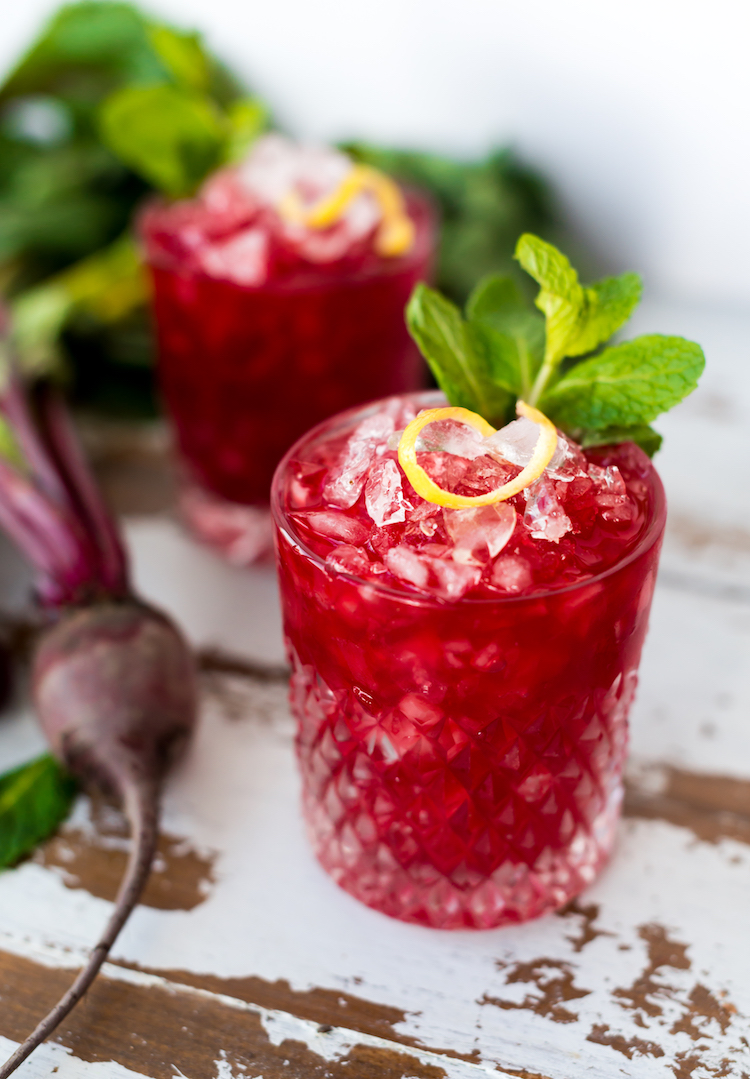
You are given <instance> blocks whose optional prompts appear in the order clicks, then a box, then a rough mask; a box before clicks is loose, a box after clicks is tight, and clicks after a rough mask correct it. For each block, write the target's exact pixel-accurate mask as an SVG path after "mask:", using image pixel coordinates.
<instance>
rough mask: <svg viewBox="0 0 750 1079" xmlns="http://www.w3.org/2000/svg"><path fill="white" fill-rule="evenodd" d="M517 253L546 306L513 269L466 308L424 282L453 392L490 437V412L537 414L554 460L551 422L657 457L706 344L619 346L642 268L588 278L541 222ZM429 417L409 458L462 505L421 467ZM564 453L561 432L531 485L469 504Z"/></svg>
mask: <svg viewBox="0 0 750 1079" xmlns="http://www.w3.org/2000/svg"><path fill="white" fill-rule="evenodd" d="M515 257H516V258H517V259H518V261H519V262H520V264H521V266H522V267H523V269H524V270H526V272H527V273H528V274H530V275H531V277H533V278H534V280H535V281H537V282H538V284H539V286H540V290H539V294H538V295H537V297H536V300H535V304H536V307H537V308H538V309H539V311H540V312H542V314H541V315H540V314H539V313H538V312H537V311H534V310H533V308H531V307H530V306H529V305H528V304H527V303H526V301H525V300H524V297H523V295H522V293H521V291H520V289H519V288H518V286H517V285H516V284H515V282H514V281H513V280H512V279H511V278H509V277H503V276H499V275H495V276H490V277H486V278H485V279H484V280H483V281H481V282H480V283H479V284H478V285H477V287H476V288H475V289H474V291H473V293H472V294H471V296H470V297H469V301H468V303H467V305H466V314H465V317H464V316H463V315H462V314H461V312H460V311H459V309H458V308H457V307H456V306H455V305H454V304H453V303H451V301H450V300H447V299H446V298H445V297H444V296H442V295H441V294H440V293H439V292H436V291H434V290H433V289H431V288H429V287H428V286H427V285H424V284H419V285H417V287H416V289H415V290H414V292H413V293H412V296H411V299H410V301H409V305H408V307H407V312H406V315H407V323H408V326H409V330H410V332H411V334H412V337H413V338H414V340H415V341H416V342H417V344H418V346H419V348H420V351H421V352H422V354H423V356H424V357H425V359H426V360H427V362H428V364H429V365H430V369H431V370H432V373H433V375H434V376H435V379H436V380H437V382H438V385H439V386H440V388H441V389H442V390H443V392H444V393H445V395H446V397H447V398H448V400H449V401H450V403H451V404H452V405H454V406H458V407H459V408H460V409H466V410H468V411H469V412H470V413H473V414H475V417H474V420H472V419H469V418H468V417H466V416H464V417H463V418H464V420H465V421H466V422H469V423H471V424H472V425H473V426H475V427H477V428H479V429H480V432H481V433H482V434H484V436H485V437H487V436H489V435H491V434H493V433H494V429H493V428H490V429H489V430H483V429H482V428H481V427H480V424H479V423H478V422H477V421H478V420H480V418H481V420H482V421H484V424H485V426H487V425H493V424H494V425H497V426H503V425H504V424H506V423H508V422H509V421H511V419H512V417H513V416H514V414H515V413H516V412H517V413H518V414H519V415H520V416H522V417H525V418H526V419H527V420H528V419H530V420H532V421H535V422H537V423H538V424H539V426H540V436H539V447H540V448H539V454H538V457H537V459H536V460H535V464H536V465H538V464H539V461H540V460H542V446H543V432H544V428H545V421H546V422H547V423H548V424H549V425H550V426H551V425H552V424H554V425H555V427H557V428H558V429H559V430H561V431H563V432H564V433H565V434H567V435H569V436H570V437H571V438H572V439H573V440H574V441H576V442H578V443H579V444H580V445H581V446H582V447H584V448H588V447H592V446H601V445H607V444H610V443H618V442H634V443H636V444H637V445H638V446H640V447H641V448H642V449H643V450H645V451H646V453H648V454H649V456H653V454H654V453H655V452H656V450H658V449H659V446H660V445H661V441H662V440H661V436H660V435H659V434H658V433H657V432H656V431H655V430H654V429H653V427H651V426H650V425H651V423H652V421H653V420H655V419H656V417H657V416H659V415H660V414H661V413H662V412H666V411H667V410H668V409H670V408H672V407H673V406H674V405H676V404H678V403H679V402H680V401H681V400H682V399H683V398H684V397H686V396H687V395H688V394H689V393H691V392H692V391H693V390H694V389H695V387H696V385H697V382H698V378H699V377H700V374H701V372H702V371H703V367H704V362H705V361H704V356H703V351H702V349H701V347H700V346H699V345H697V344H695V342H693V341H687V340H685V338H683V337H668V336H664V335H661V334H647V335H644V336H642V337H636V338H635V339H634V340H632V341H626V342H624V343H622V344H615V345H607V342H608V341H609V339H610V338H611V337H612V335H613V334H614V333H616V331H617V330H619V329H620V327H621V326H622V325H623V324H624V323H625V322H626V321H627V320H628V318H629V317H630V315H631V314H632V312H633V310H634V309H635V307H636V306H637V304H638V302H639V300H640V297H641V280H640V278H639V276H638V275H637V274H634V273H625V274H622V275H621V276H619V277H608V278H605V279H604V280H602V281H598V282H596V283H595V284H593V285H588V286H584V285H582V284H581V283H580V281H579V280H578V274H577V273H576V271H575V270H574V268H573V267H572V266H571V264H570V262H569V261H568V259H567V258H566V257H565V255H563V254H562V252H560V251H558V250H557V248H556V247H553V246H552V244H549V243H546V242H545V241H544V240H541V239H540V238H539V237H538V236H533V235H531V234H530V233H525V234H524V235H523V236H521V238H520V239H519V241H518V244H517V246H516V254H515ZM603 346H605V347H603ZM438 411H442V410H438ZM453 411H455V409H454V410H453ZM534 412H536V413H537V415H533V413H534ZM539 414H541V416H540V415H539ZM434 418H435V419H439V418H441V417H440V416H436V417H434ZM454 418H456V419H458V418H459V417H458V416H455V417H454ZM426 422H432V421H429V420H428V421H426ZM426 422H425V420H424V414H422V415H420V416H418V417H417V419H416V420H415V421H414V423H413V424H410V426H409V427H408V428H407V429H406V431H405V432H404V435H403V437H402V440H401V443H400V447H399V460H400V463H401V466H402V468H403V469H404V471H405V472H406V473H407V475H408V476H409V478H410V479H411V481H412V483H413V484H414V486H415V488H416V489H417V490H418V491H419V494H421V495H422V497H423V498H425V499H427V500H428V501H431V502H440V504H442V505H450V506H458V505H459V502H456V501H455V498H456V496H453V495H451V494H450V493H449V492H447V491H442V489H441V488H439V487H437V485H436V484H435V483H434V482H433V481H432V480H430V479H429V477H427V476H426V474H425V476H424V478H423V477H421V476H420V475H419V472H421V469H419V466H418V465H417V464H416V452H415V445H416V438H417V435H418V433H419V432H418V430H417V425H418V426H420V427H424V426H425V425H426ZM553 452H554V443H553V444H552V447H551V449H548V456H547V457H546V460H544V463H543V464H542V467H541V469H539V470H538V471H536V470H535V469H531V468H528V471H527V475H526V476H524V477H523V480H524V482H523V483H522V484H521V486H520V487H519V485H518V481H520V480H521V478H522V477H521V476H518V477H517V478H516V481H514V483H513V484H507V485H505V486H506V487H507V490H505V489H498V490H496V491H493V492H490V493H489V494H488V495H485V496H483V499H484V501H482V502H480V501H478V500H476V499H474V500H463V501H461V502H460V505H462V506H464V505H466V506H468V505H480V504H487V503H488V502H493V501H500V500H503V499H506V498H510V497H512V495H514V494H517V493H518V491H519V490H521V489H523V488H524V487H527V486H529V485H530V484H531V483H533V482H534V480H535V479H537V477H538V476H539V475H540V474H541V471H543V468H544V467H545V465H546V464H547V463H549V460H550V459H551V457H552V454H553ZM535 456H536V455H535ZM412 458H413V459H412ZM417 470H418V471H417ZM534 473H535V474H534ZM425 479H426V480H428V481H429V482H428V483H425V482H424V481H425ZM417 484H419V485H420V486H419V487H417ZM430 485H431V486H430ZM446 499H447V501H446Z"/></svg>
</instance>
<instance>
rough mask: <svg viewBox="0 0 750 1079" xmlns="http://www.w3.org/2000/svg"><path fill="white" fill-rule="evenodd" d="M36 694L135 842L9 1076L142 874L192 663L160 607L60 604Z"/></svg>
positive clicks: (2, 1070) (191, 718) (114, 930)
mask: <svg viewBox="0 0 750 1079" xmlns="http://www.w3.org/2000/svg"><path fill="white" fill-rule="evenodd" d="M32 689H33V696H34V701H35V704H36V707H37V711H38V714H39V719H40V721H41V725H42V727H43V729H44V731H45V734H46V735H47V738H48V739H49V743H50V746H51V747H52V750H53V752H54V753H55V754H56V755H57V756H58V757H59V758H60V760H62V761H63V762H64V763H65V764H66V765H67V766H68V767H69V768H70V770H71V771H72V772H74V773H75V774H76V775H77V776H79V777H80V778H82V779H83V780H84V781H85V780H89V781H91V782H95V783H97V784H98V785H100V786H102V787H104V788H107V789H109V790H111V791H112V792H114V793H115V794H116V795H117V796H118V797H119V798H120V799H121V801H122V803H123V806H124V809H125V812H126V814H127V817H128V819H129V821H130V826H131V833H132V837H133V842H132V844H131V853H130V858H129V861H128V867H127V870H126V873H125V876H124V878H123V881H122V885H121V886H120V890H119V892H118V895H117V900H116V902H115V907H114V910H113V912H112V915H111V917H110V919H109V921H108V923H107V925H106V927H105V929H104V932H103V934H102V936H101V937H100V939H99V942H98V943H97V944H96V946H95V947H94V948H93V949H92V951H91V954H90V956H89V959H88V962H87V963H86V965H85V967H84V968H83V970H82V971H81V972H80V973H79V975H78V976H77V978H76V979H75V981H74V982H73V984H72V985H71V987H70V989H69V990H68V991H67V992H66V993H65V995H64V996H63V997H62V999H61V1000H60V1001H59V1002H58V1004H57V1005H56V1006H55V1008H53V1010H52V1011H51V1012H50V1013H49V1014H48V1015H47V1016H46V1017H45V1018H44V1019H43V1020H42V1021H41V1023H39V1025H38V1026H37V1027H36V1029H35V1030H34V1031H33V1032H32V1033H31V1034H30V1035H29V1037H28V1038H27V1039H26V1041H25V1042H24V1043H23V1044H22V1045H20V1046H19V1047H18V1049H17V1050H16V1051H15V1053H13V1055H12V1056H11V1057H10V1058H9V1059H8V1060H7V1061H5V1063H4V1064H0V1079H7V1076H9V1075H10V1074H11V1073H12V1072H13V1071H15V1069H16V1068H17V1067H18V1066H19V1064H21V1062H22V1061H24V1060H25V1059H26V1057H28V1056H29V1054H30V1053H32V1052H33V1050H34V1049H35V1048H36V1046H37V1045H40V1044H41V1042H43V1041H44V1039H45V1038H47V1037H48V1036H49V1035H50V1034H51V1033H52V1031H53V1030H54V1029H55V1027H56V1026H57V1025H58V1024H59V1023H60V1022H61V1020H62V1019H64V1018H65V1016H66V1015H67V1014H68V1013H69V1012H70V1011H71V1010H72V1009H73V1008H74V1007H75V1005H76V1004H77V1003H78V1001H79V1000H80V999H81V997H82V996H83V995H84V993H85V992H86V990H87V989H88V988H89V986H90V985H91V983H92V982H93V981H94V978H95V977H96V975H97V973H98V972H99V969H100V968H101V965H102V963H103V962H104V960H105V959H106V957H107V955H108V953H109V950H110V948H111V947H112V945H113V944H114V942H115V939H116V938H117V935H118V933H119V932H120V930H121V929H122V927H123V925H124V924H125V922H126V921H127V919H128V917H129V915H130V913H131V911H132V910H133V908H134V907H135V905H136V903H137V902H138V899H139V897H140V894H141V892H142V891H143V886H144V884H145V883H146V880H147V879H148V875H149V873H150V871H151V865H152V862H153V859H154V853H155V851H156V842H157V838H158V823H159V821H158V818H159V792H160V786H161V778H162V775H163V772H164V770H165V768H166V766H167V764H168V763H169V761H170V759H171V758H172V757H173V756H174V753H175V750H176V749H178V748H179V747H180V746H181V745H182V744H183V743H184V742H185V740H186V739H187V737H188V735H189V734H190V732H191V730H192V728H193V726H194V723H195V717H196V712H197V688H196V676H195V667H194V662H193V659H192V656H191V654H190V651H189V649H188V646H187V644H186V643H185V641H184V639H183V638H182V636H181V635H180V633H179V632H178V630H177V629H176V628H175V626H174V625H173V624H172V623H171V622H170V621H169V619H168V618H166V617H165V616H164V615H163V614H161V613H160V612H158V611H155V610H154V609H153V608H151V607H148V606H147V605H146V604H143V603H140V602H139V601H137V600H135V599H126V600H122V601H118V600H105V601H103V602H100V603H97V604H95V605H92V606H90V607H80V608H75V609H72V610H67V611H65V612H63V614H62V617H61V618H60V620H59V621H58V622H57V623H56V625H54V626H53V627H52V628H51V629H49V630H48V631H47V632H46V633H45V635H44V636H43V637H42V640H41V642H40V644H39V646H38V648H37V652H36V655H35V659H34V665H33V672H32Z"/></svg>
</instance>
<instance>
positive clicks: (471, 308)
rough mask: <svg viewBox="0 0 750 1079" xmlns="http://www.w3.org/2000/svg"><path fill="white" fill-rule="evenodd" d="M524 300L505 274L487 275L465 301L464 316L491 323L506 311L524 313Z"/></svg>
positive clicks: (512, 281)
mask: <svg viewBox="0 0 750 1079" xmlns="http://www.w3.org/2000/svg"><path fill="white" fill-rule="evenodd" d="M527 310H528V307H527V304H526V300H525V298H524V295H523V293H522V292H521V290H520V288H519V287H518V285H517V284H516V282H515V281H514V280H513V278H512V277H508V276H506V275H505V274H488V275H487V276H486V277H483V278H482V280H481V281H480V282H479V283H478V284H477V285H476V287H475V288H474V289H473V290H472V292H471V295H470V296H469V299H468V300H467V301H466V314H467V317H468V318H470V319H477V318H481V319H487V320H488V321H493V319H494V318H495V317H496V316H502V315H503V314H505V313H506V312H508V311H511V312H513V313H516V312H526V311H527Z"/></svg>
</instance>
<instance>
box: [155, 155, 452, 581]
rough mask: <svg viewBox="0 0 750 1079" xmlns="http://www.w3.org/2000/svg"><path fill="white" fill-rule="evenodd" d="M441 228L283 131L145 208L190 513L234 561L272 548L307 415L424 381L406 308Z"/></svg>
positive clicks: (372, 176)
mask: <svg viewBox="0 0 750 1079" xmlns="http://www.w3.org/2000/svg"><path fill="white" fill-rule="evenodd" d="M326 203H327V205H326ZM394 204H395V209H394ZM399 204H400V205H399ZM321 210H322V211H323V212H322V214H321V213H320V211H321ZM316 214H317V216H316ZM399 229H401V231H400V232H399ZM389 230H390V232H389ZM433 234H434V223H433V219H432V214H431V211H430V208H429V207H428V205H427V204H426V202H425V201H424V200H423V199H422V198H420V197H418V196H416V195H411V194H407V195H405V196H403V195H402V194H401V193H400V192H399V190H398V188H397V187H396V185H395V184H393V183H392V182H391V181H389V180H387V178H386V177H384V176H383V175H382V174H377V173H375V171H374V170H371V169H365V168H363V167H362V166H354V165H353V164H352V162H351V161H350V160H349V159H348V158H347V157H346V156H345V155H344V154H342V153H339V152H338V151H334V150H330V149H326V148H318V147H305V146H299V145H295V144H293V143H291V142H289V141H288V140H286V139H284V138H282V137H281V136H278V135H270V136H266V137H264V138H262V139H260V140H259V141H258V142H257V143H256V144H255V146H254V148H253V150H252V152H251V154H250V155H249V157H248V158H247V160H246V161H245V162H244V163H243V164H241V165H239V166H236V167H233V168H230V169H226V170H223V171H222V172H220V173H217V174H216V175H214V176H213V177H212V178H211V179H210V180H209V181H208V182H207V183H206V184H205V185H204V187H203V189H202V190H201V191H200V193H199V194H198V196H197V197H196V198H195V199H192V200H189V201H183V202H177V203H172V204H164V203H161V204H160V203H155V204H152V205H151V206H150V207H149V208H148V209H147V211H146V212H145V213H144V214H143V216H142V218H141V235H142V238H143V242H144V245H145V252H146V259H147V262H148V264H149V267H150V271H151V277H152V282H153V305H154V315H155V320H156V335H157V342H158V366H159V380H160V384H161V391H162V395H163V398H164V401H165V404H166V407H167V411H168V413H169V415H170V417H171V420H172V423H173V426H174V430H175V435H176V441H177V448H178V452H179V457H180V459H181V463H182V466H183V471H184V478H185V485H184V487H183V498H182V506H183V510H184V512H185V515H186V516H187V518H188V520H189V522H190V523H192V525H193V527H194V529H195V530H196V531H197V532H198V534H199V535H202V536H203V538H204V539H206V540H208V541H209V542H211V543H213V544H214V545H215V546H217V547H219V548H221V549H223V550H224V552H225V553H226V554H227V555H228V556H229V557H230V558H232V559H233V560H234V561H237V562H240V563H242V562H249V561H252V560H253V558H254V557H255V556H256V555H257V554H258V553H260V551H261V550H262V549H263V547H264V546H266V545H267V544H268V543H269V542H270V536H271V531H270V523H269V518H268V514H267V510H266V509H265V508H264V507H267V504H268V499H269V490H270V484H271V478H272V475H273V471H274V468H275V467H276V465H277V463H278V461H279V460H280V458H281V457H282V455H283V454H284V453H285V451H286V450H287V449H288V448H289V446H290V445H291V444H292V443H293V442H294V440H295V439H296V438H298V437H299V436H300V435H301V434H302V433H303V432H304V431H305V430H307V429H308V428H309V427H310V425H311V423H317V422H318V421H320V420H322V419H324V418H325V417H327V416H330V415H333V414H334V413H336V412H338V411H340V410H341V409H343V408H347V407H349V406H351V405H354V404H359V403H361V402H364V401H368V400H371V399H373V398H377V397H381V396H383V395H385V394H393V393H398V392H401V391H404V390H410V389H416V388H418V387H419V386H420V385H423V365H422V361H421V359H420V357H419V354H418V351H417V349H416V347H415V345H414V344H413V342H412V341H411V339H410V337H409V335H408V332H407V329H406V326H405V324H404V316H403V313H404V307H405V305H406V302H407V299H408V297H409V294H410V293H411V291H412V288H413V286H414V284H415V283H416V282H417V281H418V280H420V279H423V278H425V277H426V276H427V275H428V271H429V265H430V259H431V256H432V249H433V239H434V235H433Z"/></svg>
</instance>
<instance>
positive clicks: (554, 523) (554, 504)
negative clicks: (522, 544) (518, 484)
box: [523, 475, 573, 543]
mask: <svg viewBox="0 0 750 1079" xmlns="http://www.w3.org/2000/svg"><path fill="white" fill-rule="evenodd" d="M524 496H525V498H526V512H525V514H524V518H523V523H524V525H525V526H526V528H528V530H529V531H530V532H531V535H532V536H533V537H534V539H544V540H550V541H551V542H552V543H559V542H560V540H561V539H562V537H563V536H564V535H565V533H566V532H570V530H571V528H572V527H573V526H572V524H571V521H570V518H569V517H568V516H567V514H566V513H565V510H564V509H563V507H562V505H561V503H560V501H559V500H558V497H557V492H556V491H555V485H554V483H553V482H552V480H550V479H548V478H547V477H546V476H544V475H543V476H542V477H541V479H538V480H537V481H536V483H532V485H531V487H527V488H526V490H525V491H524Z"/></svg>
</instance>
